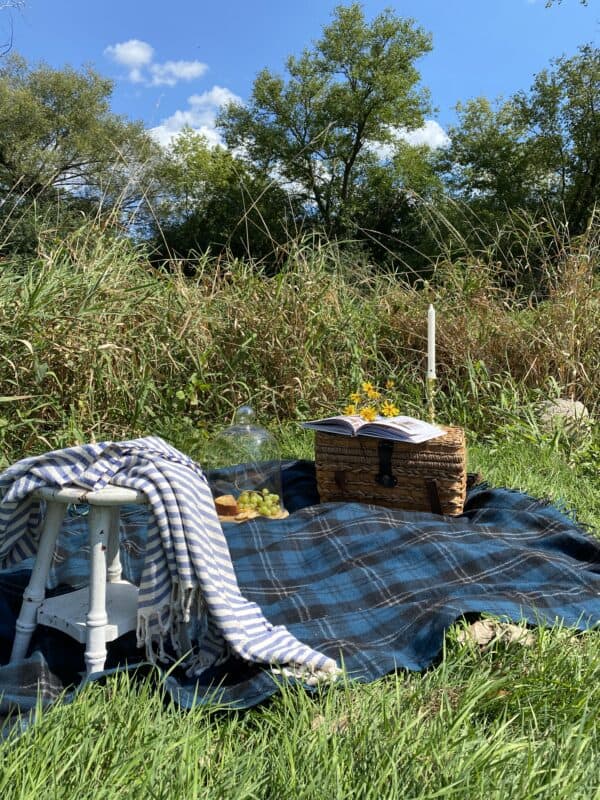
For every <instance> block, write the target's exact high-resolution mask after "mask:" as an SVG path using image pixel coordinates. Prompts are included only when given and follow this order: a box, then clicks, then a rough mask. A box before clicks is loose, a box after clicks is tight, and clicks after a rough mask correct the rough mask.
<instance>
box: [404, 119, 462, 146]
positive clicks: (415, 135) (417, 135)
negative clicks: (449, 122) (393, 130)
mask: <svg viewBox="0 0 600 800" xmlns="http://www.w3.org/2000/svg"><path fill="white" fill-rule="evenodd" d="M397 134H398V136H399V138H400V139H404V141H405V142H408V144H412V145H415V146H416V145H422V144H425V145H427V146H428V147H430V148H431V149H432V150H437V148H438V147H445V146H446V145H447V144H449V143H450V139H449V137H448V134H447V133H446V131H445V130H444V129H443V128H442V126H441V125H440V124H439V122H436V121H435V120H434V119H427V120H425V124H424V125H423V126H422V127H421V128H417V129H416V130H414V131H407V130H404V129H402V128H399V129H398V131H397Z"/></svg>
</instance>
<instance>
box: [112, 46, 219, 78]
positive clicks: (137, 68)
mask: <svg viewBox="0 0 600 800" xmlns="http://www.w3.org/2000/svg"><path fill="white" fill-rule="evenodd" d="M104 55H105V56H107V57H108V58H110V59H112V60H113V61H115V62H116V63H117V64H120V65H121V66H123V67H127V70H128V72H127V77H128V79H129V80H130V81H132V83H146V85H147V86H175V84H177V83H178V82H179V81H191V80H194V79H195V78H200V77H201V76H202V75H204V73H205V72H206V70H207V69H208V66H207V65H206V64H204V63H202V61H163V62H155V61H154V48H153V47H152V46H151V45H149V44H148V42H142V41H140V39H129V40H128V41H127V42H118V43H117V44H111V45H109V46H108V47H106V48H105V49H104Z"/></svg>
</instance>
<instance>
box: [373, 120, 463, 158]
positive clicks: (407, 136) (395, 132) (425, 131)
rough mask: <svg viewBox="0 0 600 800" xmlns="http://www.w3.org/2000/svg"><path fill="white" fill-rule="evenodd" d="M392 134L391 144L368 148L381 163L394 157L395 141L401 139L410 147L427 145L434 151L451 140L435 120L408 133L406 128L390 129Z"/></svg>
mask: <svg viewBox="0 0 600 800" xmlns="http://www.w3.org/2000/svg"><path fill="white" fill-rule="evenodd" d="M390 133H391V134H392V141H391V142H370V143H369V145H368V147H369V150H371V152H372V153H375V154H376V155H377V156H378V157H379V158H380V159H381V161H388V160H389V159H390V158H392V157H393V155H394V149H395V148H394V140H395V141H397V140H398V139H401V140H402V141H404V142H407V143H408V144H410V145H413V146H417V145H427V147H430V148H431V149H432V150H436V149H437V148H438V147H445V146H446V145H447V144H449V143H450V139H449V137H448V134H447V133H446V131H445V130H444V129H443V128H442V126H441V125H440V124H439V123H438V122H436V121H435V120H434V119H427V120H425V124H424V125H422V126H421V127H420V128H416V129H415V130H412V131H407V130H406V128H400V127H399V128H394V127H390Z"/></svg>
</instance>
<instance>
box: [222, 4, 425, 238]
mask: <svg viewBox="0 0 600 800" xmlns="http://www.w3.org/2000/svg"><path fill="white" fill-rule="evenodd" d="M430 46H431V45H430V41H429V37H428V36H427V35H426V34H425V33H424V32H423V31H422V30H421V29H419V28H417V27H416V26H415V25H414V23H413V22H412V21H410V20H403V19H401V18H398V17H396V16H395V15H393V14H392V13H391V12H390V11H386V12H384V13H382V14H380V15H379V16H378V17H376V18H375V19H374V20H373V22H372V23H371V24H368V23H367V22H366V20H365V18H364V14H363V12H362V10H361V8H360V6H359V5H358V4H356V3H355V4H352V5H351V6H348V7H344V6H340V7H338V8H337V9H336V12H335V15H334V20H333V22H332V23H331V24H330V25H329V26H327V27H326V28H325V29H324V31H323V37H322V38H321V39H320V40H319V41H317V42H316V43H315V45H314V48H313V49H312V50H305V51H304V52H303V54H302V55H301V56H300V57H299V58H294V57H290V58H289V59H288V62H287V72H288V75H289V78H288V79H287V81H285V80H284V79H283V78H282V77H280V76H278V75H276V74H273V73H272V72H270V71H269V70H263V71H262V72H261V73H260V74H259V75H258V77H257V78H256V80H255V82H254V88H253V92H252V98H251V100H250V103H249V104H248V105H247V106H244V105H241V104H231V105H229V107H228V108H227V109H226V110H225V111H224V112H223V114H222V115H221V117H220V126H221V128H222V129H223V132H224V135H225V141H226V142H227V144H228V145H229V146H230V147H238V148H239V147H241V148H243V149H244V150H245V151H246V152H247V153H248V155H249V157H250V158H251V160H252V161H253V162H255V163H257V164H258V165H260V166H261V167H262V168H263V169H264V170H265V171H266V172H268V171H275V172H277V173H278V174H280V175H281V177H282V178H283V179H284V180H285V181H286V182H289V183H291V184H293V185H294V192H296V193H298V194H299V196H300V199H301V200H302V201H303V202H304V203H305V204H308V206H309V208H310V209H311V211H310V212H309V213H313V214H314V216H315V218H316V219H317V221H318V222H320V223H321V224H322V225H323V226H324V228H325V231H326V233H327V234H328V235H332V234H334V235H338V236H339V235H345V234H346V233H347V232H348V230H349V226H350V223H351V221H352V220H355V219H356V218H357V217H358V218H360V211H361V209H360V205H361V204H360V197H361V192H360V188H361V187H364V186H368V184H369V179H370V173H371V171H372V170H374V169H377V166H378V164H379V158H378V155H377V152H376V147H377V146H381V145H384V144H391V143H392V142H393V139H394V135H393V129H394V128H395V127H399V126H401V127H403V128H405V129H407V130H412V129H414V128H418V127H419V126H420V125H421V124H422V123H423V113H424V111H425V110H426V109H427V98H426V95H425V94H424V92H423V91H422V90H419V89H417V82H418V79H419V74H418V72H417V70H416V68H415V66H414V62H415V61H416V60H417V59H418V58H420V57H421V56H422V55H423V54H424V53H426V52H427V50H429V49H430ZM363 194H364V193H363Z"/></svg>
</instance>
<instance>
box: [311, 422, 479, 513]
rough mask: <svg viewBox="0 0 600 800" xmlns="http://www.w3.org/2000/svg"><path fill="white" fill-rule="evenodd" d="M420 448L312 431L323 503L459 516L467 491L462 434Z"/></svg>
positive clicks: (449, 433) (455, 431)
mask: <svg viewBox="0 0 600 800" xmlns="http://www.w3.org/2000/svg"><path fill="white" fill-rule="evenodd" d="M444 429H445V431H446V435H445V436H440V437H438V438H436V439H430V440H429V441H427V442H423V443H422V444H408V443H405V442H392V441H390V440H388V439H376V438H373V437H369V436H341V435H339V434H331V433H322V432H321V431H316V432H315V464H316V469H317V486H318V489H319V495H320V497H321V502H322V503H325V502H328V501H330V500H337V501H351V502H358V503H374V504H376V505H381V506H387V507H388V508H403V509H406V510H408V511H433V512H434V513H437V514H450V515H456V514H461V513H462V510H463V505H464V502H465V495H466V490H467V463H466V462H467V458H466V445H465V433H464V430H463V429H462V428H453V427H445V428H444Z"/></svg>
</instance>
